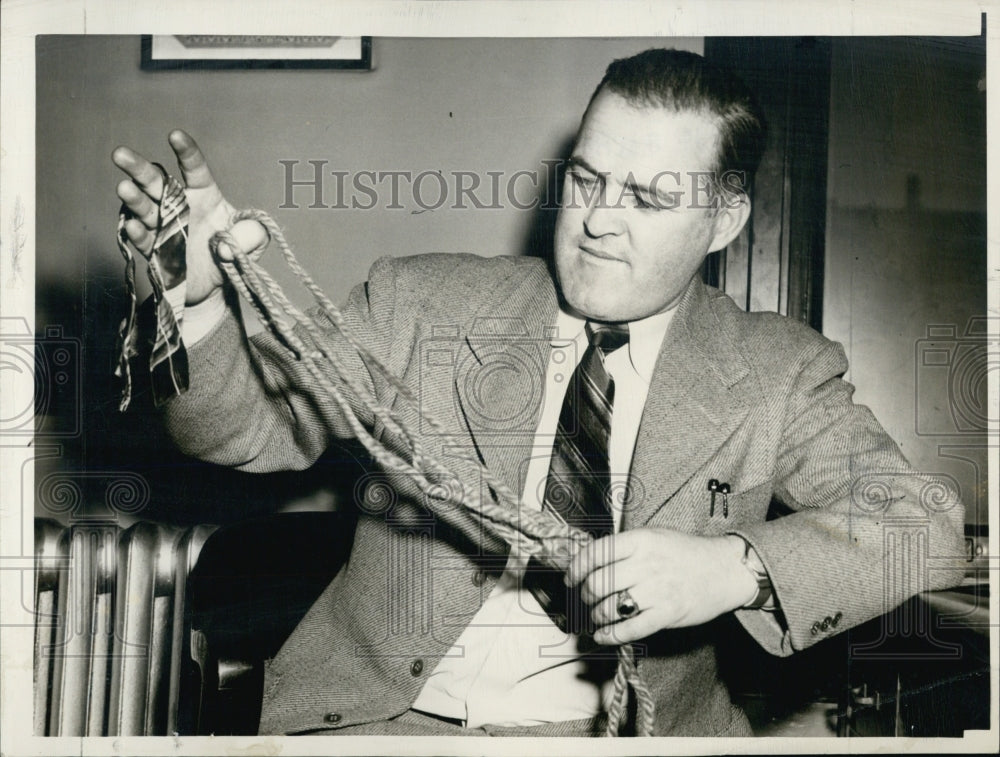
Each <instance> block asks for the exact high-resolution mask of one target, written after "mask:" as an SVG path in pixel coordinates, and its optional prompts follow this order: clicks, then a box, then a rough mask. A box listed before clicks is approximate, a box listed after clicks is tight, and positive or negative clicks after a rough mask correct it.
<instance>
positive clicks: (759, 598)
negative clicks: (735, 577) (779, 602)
mask: <svg viewBox="0 0 1000 757" xmlns="http://www.w3.org/2000/svg"><path fill="white" fill-rule="evenodd" d="M741 538H742V537H741ZM743 543H744V544H745V545H746V546H745V547H744V549H743V558H742V560H740V562H742V563H743V565H744V566H746V569H747V570H749V571H750V573H752V574H753V577H754V579H756V581H757V593H756V594H755V595H754V596H753V599H751V600H750V601H749V602H747V603H746V604H745V605H743V607H742V608H741V609H743V610H759V609H761V608H762V607H764V606H765V605H767V604H768V603H770V604H771V605H773V604H774V603H773V602H772V598H773V596H774V591H773V589H772V588H771V577H770V576H769V575H768V574H767V570H766V569H765V568H764V563H763V562H761V559H760V555H758V554H757V550H755V549H754V548H753V547H751V546H750V542H748V541H747V540H746V539H744V540H743Z"/></svg>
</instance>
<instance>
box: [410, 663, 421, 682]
mask: <svg viewBox="0 0 1000 757" xmlns="http://www.w3.org/2000/svg"><path fill="white" fill-rule="evenodd" d="M423 672H424V661H423V660H414V661H413V662H412V663H410V675H411V676H413V677H414V678H416V677H417V676H418V675H420V674H421V673H423Z"/></svg>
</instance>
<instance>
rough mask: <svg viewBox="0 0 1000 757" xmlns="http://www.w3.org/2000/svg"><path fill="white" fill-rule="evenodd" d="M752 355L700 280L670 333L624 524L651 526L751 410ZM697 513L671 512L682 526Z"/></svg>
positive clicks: (655, 378)
mask: <svg viewBox="0 0 1000 757" xmlns="http://www.w3.org/2000/svg"><path fill="white" fill-rule="evenodd" d="M748 374H749V366H748V365H747V363H746V359H745V358H744V357H743V355H742V353H741V352H740V351H739V349H738V348H737V345H736V344H734V343H733V341H732V338H731V336H730V335H729V333H728V332H727V330H726V329H724V328H723V327H722V325H721V323H720V321H719V317H718V315H717V314H716V313H715V311H714V310H713V308H712V303H711V299H710V297H709V294H708V292H707V290H706V288H705V286H704V285H703V284H702V283H701V281H700V280H695V281H693V282H692V283H691V285H690V286H689V287H688V289H687V291H686V292H685V294H684V296H683V298H682V300H681V302H680V304H679V305H678V311H677V313H676V314H675V315H674V319H673V321H672V322H671V324H670V327H669V329H668V330H667V334H666V336H665V337H664V341H663V346H662V348H661V350H660V355H659V358H658V359H657V364H656V369H655V371H654V373H653V379H652V382H651V384H650V387H649V395H648V397H647V399H646V406H645V409H644V411H643V416H642V421H641V423H640V425H639V433H638V438H637V439H636V446H635V453H634V455H633V459H632V471H631V479H632V490H633V493H634V495H635V499H634V502H633V503H632V504H631V506H630V507H628V508H626V511H625V513H624V516H623V523H622V527H623V528H636V527H639V526H643V525H645V524H646V523H648V522H649V520H650V519H651V518H652V517H653V516H654V515H656V513H657V512H658V511H659V510H660V509H661V508H662V507H663V506H664V504H666V502H667V501H668V500H669V499H670V498H671V497H672V496H673V495H674V494H675V493H676V492H677V490H678V489H679V488H680V487H681V486H683V485H684V483H686V482H687V481H688V479H689V478H690V477H691V476H692V474H693V473H694V472H695V471H696V470H697V469H698V468H699V467H700V466H701V465H702V464H703V463H704V462H705V461H706V460H708V459H709V458H710V457H711V456H712V454H714V453H715V451H716V450H717V449H718V448H719V447H720V446H721V445H722V444H723V442H725V440H726V439H728V438H729V436H730V435H731V434H732V433H733V431H734V430H735V429H736V428H737V426H739V424H740V423H741V422H742V421H743V419H744V418H745V417H746V415H747V413H748V412H749V409H750V397H749V396H748V394H747V392H746V390H745V387H744V386H742V385H741V382H743V383H745V381H744V379H746V377H747V376H748ZM695 517H696V514H695V513H684V512H675V513H671V515H670V518H669V523H670V525H671V526H672V527H675V528H681V529H683V528H685V526H690V525H692V524H693V523H694V522H695V520H694V518H695Z"/></svg>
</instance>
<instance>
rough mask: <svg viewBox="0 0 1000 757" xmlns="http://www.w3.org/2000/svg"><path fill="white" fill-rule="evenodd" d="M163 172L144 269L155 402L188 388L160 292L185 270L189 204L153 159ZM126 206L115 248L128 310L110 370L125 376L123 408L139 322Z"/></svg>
mask: <svg viewBox="0 0 1000 757" xmlns="http://www.w3.org/2000/svg"><path fill="white" fill-rule="evenodd" d="M153 165H155V166H156V167H157V168H159V169H160V171H161V172H162V173H163V197H162V198H161V199H160V204H159V208H158V210H159V217H158V218H157V223H156V234H155V235H154V237H153V246H152V249H151V250H150V251H149V253H148V254H146V253H144V256H145V257H146V259H147V261H148V265H147V266H146V273H147V275H148V276H149V282H150V284H152V287H153V308H154V310H155V319H156V334H155V336H154V338H153V345H152V350H151V352H150V356H149V373H150V381H151V385H152V391H153V401H154V403H155V404H156V406H157V407H159V406H160V405H162V404H163V403H164V402H166V401H167V400H168V399H170V398H171V397H173V396H174V395H176V394H181V393H182V392H185V391H187V388H188V361H187V351H186V350H185V349H184V343H183V342H182V341H181V329H180V323H179V322H178V320H177V319H176V318H174V310H173V308H172V307H171V306H170V303H169V302H168V301H167V299H166V297H164V295H163V293H164V292H165V291H166V290H167V289H173V288H174V287H175V286H178V285H179V284H181V283H183V282H184V279H185V276H186V273H187V262H186V254H185V253H186V247H187V236H188V215H189V212H188V204H187V198H186V196H185V195H184V187H182V186H181V185H180V183H179V182H178V181H177V180H176V179H175V178H173V177H172V176H170V175H169V174H168V173H167V171H166V169H165V168H164V167H163V166H161V165H160V164H158V163H154V164H153ZM132 217H133V216H132V213H131V211H129V209H128V208H127V207H126V206H125V205H122V207H121V210H120V211H119V213H118V249H119V251H120V252H121V254H122V256H123V257H124V258H125V286H126V289H127V290H128V295H129V300H130V303H129V313H128V315H127V316H126V317H125V318H124V319H122V323H121V326H120V327H119V331H118V342H119V347H118V354H119V358H118V367H117V368H116V369H115V375H116V376H118V377H119V378H120V379H122V380H123V381H124V382H125V385H124V386H123V387H122V398H121V403H120V404H119V406H118V407H119V410H121V411H123V412H124V411H125V410H126V408H128V406H129V402H131V400H132V368H131V361H132V360H133V359H134V358H136V357H138V356H139V327H138V322H137V318H136V298H135V258H134V257H133V255H132V250H131V248H130V247H129V244H128V237H127V235H126V234H125V222H126V221H128V220H129V219H130V218H132Z"/></svg>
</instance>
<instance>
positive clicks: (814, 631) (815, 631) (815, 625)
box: [809, 621, 820, 636]
mask: <svg viewBox="0 0 1000 757" xmlns="http://www.w3.org/2000/svg"><path fill="white" fill-rule="evenodd" d="M819 628H820V626H819V621H816V622H815V623H813V624H812V628H810V629H809V632H810V633H812V635H813V636H815V635H816V634H818V633H819Z"/></svg>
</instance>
